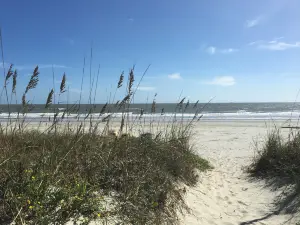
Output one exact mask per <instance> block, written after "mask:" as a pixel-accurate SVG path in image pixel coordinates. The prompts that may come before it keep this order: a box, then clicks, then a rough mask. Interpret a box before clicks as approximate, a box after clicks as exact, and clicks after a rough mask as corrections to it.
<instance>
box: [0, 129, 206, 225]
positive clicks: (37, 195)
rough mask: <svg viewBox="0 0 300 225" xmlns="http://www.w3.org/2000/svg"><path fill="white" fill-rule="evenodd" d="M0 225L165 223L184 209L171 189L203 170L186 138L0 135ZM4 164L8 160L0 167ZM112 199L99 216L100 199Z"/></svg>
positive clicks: (178, 194) (102, 202)
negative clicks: (102, 221)
mask: <svg viewBox="0 0 300 225" xmlns="http://www.w3.org/2000/svg"><path fill="white" fill-rule="evenodd" d="M0 145H1V156H0V162H1V167H0V168H1V169H0V187H1V188H0V193H1V199H0V205H1V207H0V218H1V221H0V222H1V224H2V223H4V222H8V221H12V220H15V221H17V223H21V222H22V221H23V222H25V223H26V224H28V223H31V224H49V223H50V222H54V221H55V222H56V223H58V224H62V223H65V222H67V221H68V220H70V218H75V219H78V218H79V216H84V218H85V219H86V221H90V220H93V219H96V218H99V217H101V218H102V219H109V217H111V216H115V217H116V218H118V219H119V220H121V221H123V222H126V223H132V224H163V223H164V222H166V223H170V224H173V223H174V222H175V220H176V213H177V211H178V209H180V208H181V207H183V206H184V204H183V196H182V194H183V193H182V192H181V191H180V189H179V188H178V187H177V185H176V184H177V183H178V182H183V183H185V184H187V185H193V184H195V183H196V182H197V172H196V169H198V170H200V171H203V170H205V169H208V168H209V167H210V166H209V164H208V162H207V161H205V160H203V159H201V158H200V157H199V156H197V155H195V154H194V153H193V151H192V150H191V149H190V148H189V144H188V138H187V137H184V136H183V137H181V138H178V137H176V138H172V137H169V138H167V139H165V138H157V139H152V138H149V137H143V136H139V137H133V136H123V137H120V138H116V137H114V136H103V135H91V134H88V133H87V134H85V133H84V132H78V133H77V134H75V133H47V134H43V133H41V132H37V131H30V132H20V133H18V132H16V133H14V134H11V135H5V134H3V133H2V134H0ZM7 159H9V160H8V161H5V160H7ZM112 193H114V196H113V197H112V199H113V201H114V203H113V205H114V206H113V208H111V209H107V208H105V207H104V206H105V205H106V202H105V200H104V198H103V197H104V196H110V194H112Z"/></svg>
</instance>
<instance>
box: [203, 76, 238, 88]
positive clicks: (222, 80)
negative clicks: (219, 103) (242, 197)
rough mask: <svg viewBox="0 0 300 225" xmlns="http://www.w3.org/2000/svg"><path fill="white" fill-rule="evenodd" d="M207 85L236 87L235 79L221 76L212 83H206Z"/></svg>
mask: <svg viewBox="0 0 300 225" xmlns="http://www.w3.org/2000/svg"><path fill="white" fill-rule="evenodd" d="M205 84H209V85H219V86H232V85H235V84H236V82H235V79H234V77H232V76H220V77H215V78H214V79H212V80H211V81H208V82H205Z"/></svg>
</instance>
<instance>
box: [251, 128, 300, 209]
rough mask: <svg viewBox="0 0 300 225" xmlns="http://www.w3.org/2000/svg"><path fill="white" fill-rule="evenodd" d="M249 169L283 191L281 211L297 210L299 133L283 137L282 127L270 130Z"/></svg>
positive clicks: (299, 187) (279, 206)
mask: <svg viewBox="0 0 300 225" xmlns="http://www.w3.org/2000/svg"><path fill="white" fill-rule="evenodd" d="M249 172H250V174H251V175H252V176H254V177H259V178H263V179H266V180H267V184H268V185H269V186H272V187H273V188H275V189H277V188H282V187H284V190H283V192H282V195H280V196H279V198H278V200H277V201H276V204H277V206H278V211H282V210H284V211H286V212H296V211H297V210H299V206H300V198H299V196H300V132H298V131H293V130H290V132H289V134H288V138H284V137H283V135H282V134H281V132H280V130H279V129H275V130H273V131H272V132H270V133H269V134H268V136H267V139H266V141H265V143H264V145H263V147H262V149H261V151H258V155H257V157H255V159H254V161H253V164H252V165H251V166H250V167H249Z"/></svg>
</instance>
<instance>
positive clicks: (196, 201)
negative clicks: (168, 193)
mask: <svg viewBox="0 0 300 225" xmlns="http://www.w3.org/2000/svg"><path fill="white" fill-rule="evenodd" d="M267 131H268V129H267V126H266V124H265V123H264V122H255V123H253V122H251V123H250V122H227V123H224V122H223V123H221V122H219V123H216V122H201V123H200V124H199V125H198V126H197V127H196V128H195V135H194V140H193V142H194V144H195V149H196V150H197V151H198V152H199V154H200V155H201V156H203V157H204V158H206V159H208V160H209V161H210V162H211V163H212V164H213V166H214V167H215V168H214V169H213V170H212V171H209V172H206V173H204V174H201V178H200V182H199V183H198V184H197V185H196V187H193V188H188V190H187V194H186V202H187V205H188V206H189V207H190V208H191V214H188V215H185V216H182V218H181V221H182V222H181V224H190V225H196V224H201V225H206V224H207V225H214V224H218V225H219V224H220V225H221V224H224V225H237V224H266V225H273V224H274V225H280V224H296V222H295V221H297V219H296V218H295V216H294V218H291V215H286V214H279V215H272V212H273V211H274V204H273V202H274V199H275V197H276V195H278V194H279V191H277V192H274V191H271V190H270V188H268V187H265V183H264V182H263V181H260V182H258V181H250V180H249V179H248V177H247V174H246V173H245V172H243V167H245V166H247V165H249V164H250V163H251V160H252V157H253V156H254V152H255V150H254V149H255V148H254V140H258V141H263V140H264V138H265V135H266V134H267ZM268 215H270V216H269V217H268ZM265 217H267V218H265ZM297 217H298V221H300V218H299V216H297ZM255 220H257V221H256V222H255ZM250 221H253V222H250ZM247 222H248V223H247Z"/></svg>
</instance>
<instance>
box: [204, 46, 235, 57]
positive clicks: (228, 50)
mask: <svg viewBox="0 0 300 225" xmlns="http://www.w3.org/2000/svg"><path fill="white" fill-rule="evenodd" d="M237 51H239V50H238V49H235V48H224V49H218V48H217V47H214V46H210V47H208V48H207V49H206V52H207V53H208V54H210V55H214V54H216V53H221V54H231V53H234V52H237Z"/></svg>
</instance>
